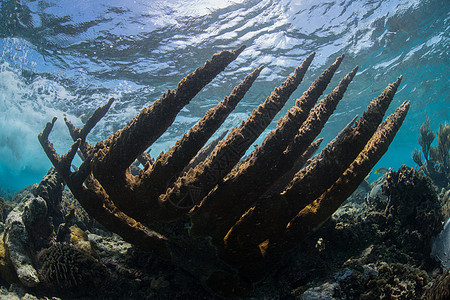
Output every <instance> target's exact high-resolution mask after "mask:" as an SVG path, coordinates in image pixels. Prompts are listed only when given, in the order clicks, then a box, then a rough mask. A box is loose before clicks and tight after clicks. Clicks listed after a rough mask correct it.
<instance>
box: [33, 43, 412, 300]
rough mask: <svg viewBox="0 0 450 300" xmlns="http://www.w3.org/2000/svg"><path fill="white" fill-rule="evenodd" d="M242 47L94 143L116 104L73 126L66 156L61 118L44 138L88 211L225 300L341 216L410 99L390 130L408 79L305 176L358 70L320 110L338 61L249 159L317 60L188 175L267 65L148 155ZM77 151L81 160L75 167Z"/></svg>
mask: <svg viewBox="0 0 450 300" xmlns="http://www.w3.org/2000/svg"><path fill="white" fill-rule="evenodd" d="M243 50H244V47H241V48H239V49H237V50H234V51H227V50H224V51H222V52H220V53H219V54H215V55H214V56H213V57H212V59H211V60H208V61H207V62H206V63H205V64H204V65H203V66H202V67H199V68H197V70H195V71H194V72H193V73H191V74H189V75H188V76H186V77H185V78H184V79H182V80H181V81H180V82H179V83H178V86H177V87H176V89H174V90H168V91H167V92H166V93H164V95H163V96H162V97H161V98H160V99H159V100H157V101H156V102H154V103H153V104H152V105H151V106H150V107H148V108H144V109H143V110H142V111H141V112H140V113H139V114H138V115H137V116H136V117H135V118H134V119H133V120H131V121H130V122H129V123H128V124H127V125H126V126H125V127H124V128H123V129H121V130H118V131H117V132H116V133H115V134H113V135H111V136H110V137H109V138H107V139H106V140H105V141H102V142H99V143H97V144H96V145H95V146H93V145H90V144H89V143H87V142H86V136H87V134H88V133H89V131H90V130H91V129H92V128H93V127H94V126H95V125H96V123H97V122H98V121H99V120H100V119H101V118H102V117H103V116H104V115H105V114H106V112H107V111H108V109H109V107H110V106H111V105H112V103H113V99H111V100H110V101H108V103H107V104H106V105H105V106H103V107H100V108H99V109H97V111H95V112H94V114H93V115H92V116H91V117H90V118H89V119H88V120H87V122H86V124H85V126H84V127H83V128H81V129H79V128H75V127H74V126H73V125H72V124H71V123H70V122H69V121H68V120H66V124H67V126H68V128H69V131H70V134H71V136H72V138H73V140H74V144H73V146H72V147H71V149H70V150H69V151H68V152H67V154H65V155H62V156H59V155H58V154H57V153H56V151H55V150H54V148H53V145H52V144H51V143H50V141H49V140H48V136H49V134H50V132H51V130H52V127H53V124H54V123H55V121H56V118H54V119H53V120H52V122H50V123H48V124H47V125H46V127H45V129H44V130H43V132H42V133H41V134H40V135H39V141H40V143H41V145H42V147H43V149H44V150H45V152H46V154H47V156H48V157H49V159H50V161H51V162H52V164H53V165H54V167H55V168H56V170H57V172H58V174H59V175H60V176H61V177H62V178H63V179H64V182H65V183H66V184H67V186H68V187H69V188H70V190H71V192H72V193H73V195H74V196H75V197H76V199H77V200H78V201H79V202H80V204H81V205H82V206H83V208H84V209H85V210H86V211H87V212H88V214H90V215H91V216H92V217H93V218H95V219H96V220H97V221H98V222H99V223H100V224H102V225H103V226H104V227H106V228H107V229H109V230H110V231H112V232H115V233H117V234H119V235H120V236H121V237H123V238H124V239H125V240H126V241H128V242H130V243H132V244H134V245H137V246H139V247H141V248H142V249H144V250H146V251H151V252H153V253H155V254H157V255H159V256H160V257H162V258H164V259H166V260H169V261H172V262H173V263H174V264H176V265H179V266H181V267H183V268H185V269H186V270H188V271H190V272H192V273H193V274H194V275H196V276H198V278H203V280H204V282H205V284H206V285H207V286H208V287H209V288H211V289H212V290H214V291H215V292H216V293H218V294H220V295H222V296H227V297H232V296H237V295H242V294H245V293H248V292H249V291H251V289H252V284H253V283H254V282H256V281H259V280H260V279H261V278H263V276H264V274H265V273H266V272H267V271H268V270H270V269H271V268H273V267H274V265H275V264H276V263H277V261H279V260H280V258H281V256H282V255H283V254H284V253H285V252H287V251H288V250H289V249H292V248H293V247H294V246H295V245H296V244H298V243H299V242H301V241H302V240H303V239H305V238H306V237H307V236H309V235H310V234H311V233H313V232H315V231H316V230H317V229H318V228H319V227H320V225H321V224H323V223H324V222H325V221H326V220H327V219H328V218H329V217H330V216H331V215H332V214H333V213H334V212H335V211H336V209H337V208H338V207H339V206H340V205H341V203H342V202H343V201H344V200H345V199H346V198H347V197H348V196H350V195H351V193H352V192H353V191H354V190H355V189H356V188H357V187H358V185H359V184H360V183H361V182H362V181H363V180H364V178H365V177H366V176H367V174H368V173H369V172H370V170H371V169H372V168H373V166H374V165H375V164H376V163H377V162H378V160H379V159H380V158H381V157H382V155H383V154H384V153H385V152H386V151H387V149H388V146H389V145H390V143H391V142H392V140H393V138H394V136H395V134H396V133H397V131H398V129H399V128H400V126H401V124H402V122H403V120H404V119H405V117H406V114H407V112H408V109H409V106H410V104H409V102H404V103H403V104H401V105H400V106H399V107H398V108H397V109H396V110H395V112H394V113H392V114H391V115H390V116H388V117H387V118H386V119H385V121H384V122H382V120H383V117H384V114H385V112H386V110H387V108H388V107H389V104H390V103H391V101H392V99H393V97H394V95H395V92H396V91H397V88H398V87H399V85H400V81H401V77H399V78H398V79H397V80H396V81H395V82H393V83H392V84H390V85H388V87H386V89H385V90H384V91H383V93H382V94H381V95H380V96H379V97H377V98H376V99H374V100H373V101H372V102H371V103H370V105H369V107H368V109H367V111H366V112H365V113H364V115H363V116H362V117H361V118H360V119H359V120H354V121H352V122H351V123H350V124H349V125H348V126H347V127H346V128H344V129H343V130H342V132H341V133H340V134H339V135H338V136H337V137H336V138H335V139H334V140H333V141H332V142H330V144H329V145H328V146H327V147H325V148H324V149H323V150H322V152H321V153H320V154H319V155H318V156H316V157H315V158H314V159H313V160H312V161H311V162H310V163H309V164H308V165H307V166H306V167H303V168H302V165H303V163H304V162H306V160H307V158H308V157H307V156H306V153H309V155H311V154H312V153H313V152H314V150H312V149H317V147H318V143H319V142H320V141H319V142H317V140H316V138H317V136H318V134H319V133H320V131H321V130H322V128H323V126H324V125H325V123H326V122H327V120H328V118H329V117H330V116H331V115H332V113H333V112H334V110H335V108H336V106H337V105H338V103H339V101H340V100H341V99H342V97H343V96H344V93H345V91H346V89H347V87H348V85H349V84H350V82H351V81H352V79H353V78H354V76H355V74H356V72H357V68H354V69H353V70H352V71H351V72H349V73H348V74H347V75H346V76H345V77H344V78H343V79H342V80H341V82H340V83H339V84H338V86H337V87H336V88H335V89H334V90H333V91H332V92H331V93H330V94H329V95H328V96H326V97H325V98H324V99H323V100H322V101H320V102H319V103H318V104H316V102H317V101H318V99H319V98H320V97H321V95H322V93H323V92H324V91H325V89H326V87H327V85H328V84H329V82H330V81H331V78H332V77H333V75H334V73H335V72H336V70H337V68H338V67H339V65H340V64H341V62H342V60H343V58H344V57H343V56H340V57H338V58H337V59H336V61H335V62H334V63H333V64H332V65H331V66H330V67H329V68H327V69H326V70H325V71H324V72H323V73H322V74H321V75H320V76H319V77H318V78H317V79H316V81H315V82H314V83H313V84H312V85H311V87H310V88H309V89H308V90H307V91H305V92H304V93H303V95H302V96H301V97H300V98H298V99H297V101H296V102H295V105H294V106H293V107H292V108H291V109H289V110H288V112H287V113H286V114H285V116H284V117H282V118H281V119H280V120H279V121H278V124H277V127H276V129H274V130H272V131H271V132H270V133H269V134H268V135H267V137H266V138H265V140H264V141H263V143H262V145H260V146H258V147H256V149H255V150H254V151H253V152H252V153H251V154H250V155H249V156H248V157H247V159H245V160H244V161H241V158H242V156H244V154H245V153H246V151H247V149H248V148H249V147H250V146H251V145H253V144H254V142H255V140H256V139H257V138H258V137H259V136H260V135H261V134H262V133H263V131H264V130H265V129H266V128H267V126H268V125H269V124H270V123H271V122H272V120H273V118H274V117H275V115H276V114H277V113H278V112H279V111H280V110H281V108H282V107H283V106H284V104H285V103H286V102H287V100H288V99H289V97H290V96H291V95H292V94H293V92H294V91H295V90H296V88H297V87H298V85H299V84H300V82H301V81H302V79H303V76H304V74H305V72H306V71H307V69H308V67H309V65H310V64H311V61H312V60H313V58H314V53H312V54H311V55H309V56H308V57H307V58H306V59H305V60H304V61H303V63H302V64H301V65H300V66H299V67H298V68H296V69H295V70H294V73H293V74H292V75H291V76H289V77H288V78H287V79H286V81H285V82H283V83H282V84H281V85H280V86H279V87H277V88H275V89H274V91H273V92H272V93H271V94H270V95H269V96H268V97H267V98H266V100H265V101H264V102H263V103H262V104H261V105H259V106H258V107H257V108H255V109H254V110H253V112H252V114H251V115H250V116H249V118H248V119H247V120H246V121H244V122H242V124H240V125H239V126H238V127H236V128H234V129H233V130H232V131H231V132H230V133H229V134H228V135H227V137H225V138H224V139H223V140H222V141H220V142H219V143H218V144H217V145H216V146H215V147H214V149H213V150H211V153H210V155H209V156H208V157H207V158H206V159H204V160H201V161H200V162H198V163H197V164H192V165H191V167H190V169H188V170H185V168H186V166H188V165H189V164H190V162H191V160H192V159H194V158H195V156H196V155H197V153H199V152H200V151H201V150H202V148H203V146H204V145H205V143H206V142H207V141H208V139H209V138H210V137H211V136H212V135H213V134H214V133H215V132H216V131H217V130H218V128H219V127H220V125H221V124H222V123H223V122H224V120H225V119H226V117H227V116H228V115H229V114H230V113H231V111H232V110H233V109H234V107H236V105H237V104H238V103H239V101H240V100H241V99H242V98H243V97H244V95H245V93H246V92H247V91H248V90H249V89H250V87H251V85H252V83H253V82H254V81H255V80H256V78H257V77H258V75H259V73H260V72H261V70H262V66H261V67H258V68H256V69H255V70H254V71H253V72H252V73H251V74H249V75H248V76H247V77H246V78H245V79H244V80H243V81H242V82H241V83H240V84H239V85H238V86H236V87H235V88H234V89H233V91H232V92H231V94H230V95H229V96H228V97H225V99H224V100H223V101H221V102H220V103H219V104H218V105H217V106H216V107H214V108H212V109H210V110H209V111H207V112H206V114H205V116H204V118H202V119H201V120H200V121H199V122H198V124H197V125H196V126H194V127H193V128H192V129H191V130H190V131H189V132H188V133H187V134H185V135H184V136H183V137H182V138H181V139H180V140H179V141H178V142H177V143H176V144H175V146H173V147H172V149H170V150H169V151H168V152H167V153H162V154H161V155H160V156H159V157H158V158H156V159H155V160H154V161H152V159H150V158H149V157H148V154H146V153H145V151H146V150H147V149H148V148H149V147H150V146H151V145H152V143H154V142H155V141H156V140H157V139H158V138H159V137H160V136H161V135H162V134H163V133H164V132H165V131H166V130H167V128H168V127H169V126H171V124H172V123H173V121H174V119H175V117H176V115H177V114H178V113H179V112H180V110H181V109H182V108H183V107H184V106H185V105H187V104H188V103H189V102H190V101H191V99H192V98H193V97H194V96H195V95H196V94H197V93H198V92H200V90H201V89H202V88H203V87H204V86H205V85H207V84H208V83H209V82H210V81H211V80H212V79H214V78H215V77H216V76H217V75H218V74H219V73H220V72H221V71H222V70H224V69H225V67H226V66H227V65H228V64H229V63H231V62H232V61H233V60H234V59H235V58H236V57H237V56H238V55H239V54H240V53H241V52H242V51H243ZM315 140H316V141H315ZM77 152H81V156H82V159H83V162H82V164H81V165H80V167H79V168H78V170H77V171H71V164H72V160H73V158H74V156H75V154H76V153H77ZM144 153H145V155H143V154H144ZM137 159H139V161H140V162H144V163H145V165H144V168H143V169H142V170H140V172H139V173H138V174H137V175H133V174H132V172H131V171H130V166H131V165H132V164H133V163H134V162H135V160H137ZM300 160H301V161H302V163H299V161H300ZM209 241H211V243H210V242H209ZM186 257H189V259H186ZM205 278H206V279H205Z"/></svg>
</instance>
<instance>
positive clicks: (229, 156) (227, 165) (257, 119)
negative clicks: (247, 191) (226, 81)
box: [160, 55, 313, 222]
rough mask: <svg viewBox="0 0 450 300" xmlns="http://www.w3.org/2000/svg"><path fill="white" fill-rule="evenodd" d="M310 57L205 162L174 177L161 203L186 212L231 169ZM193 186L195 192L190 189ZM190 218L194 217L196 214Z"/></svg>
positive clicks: (299, 77)
mask: <svg viewBox="0 0 450 300" xmlns="http://www.w3.org/2000/svg"><path fill="white" fill-rule="evenodd" d="M312 58H313V55H310V56H309V57H308V58H306V59H305V61H304V62H303V63H302V65H301V66H300V67H297V68H296V69H295V72H294V74H293V75H291V76H289V77H288V78H287V79H286V81H285V82H283V83H282V84H281V86H280V87H278V88H276V89H275V90H274V91H273V92H272V94H271V95H270V96H269V97H267V99H266V100H265V101H264V102H263V103H262V104H261V105H259V106H258V107H257V108H256V109H255V110H253V112H252V114H251V115H250V117H249V118H248V119H247V120H246V121H244V122H243V123H242V124H241V125H240V126H239V127H238V128H236V129H234V130H233V131H232V132H231V133H230V134H229V135H228V137H227V138H226V139H225V140H224V141H222V142H220V143H219V145H218V146H217V147H216V148H215V149H214V151H213V153H212V154H211V156H210V157H209V158H208V160H207V161H206V162H204V163H201V164H200V165H198V166H197V167H196V168H195V169H193V170H191V171H190V172H188V174H186V175H185V176H183V177H181V178H180V179H179V180H177V182H175V185H174V186H173V188H169V189H168V192H167V193H166V194H165V195H164V196H163V197H161V199H160V200H161V203H162V204H163V205H164V206H175V207H178V208H180V209H178V210H179V212H178V215H179V214H180V213H184V212H186V210H187V208H191V207H192V206H193V205H195V204H198V203H199V201H200V200H201V199H202V198H203V197H204V196H205V195H206V194H207V193H208V192H209V191H210V190H211V189H212V188H213V187H214V186H215V185H216V184H217V183H218V182H219V181H220V180H222V179H223V178H224V177H225V176H226V175H227V174H228V173H229V172H230V171H231V169H232V168H233V167H234V166H235V165H236V163H237V162H238V161H239V160H240V158H241V157H242V156H243V155H244V153H245V151H246V150H247V149H248V147H250V145H251V144H253V142H254V141H255V140H256V139H257V138H258V136H259V135H260V134H261V133H262V132H263V131H264V129H265V128H266V127H267V126H268V125H269V124H270V122H271V121H272V119H273V118H274V117H275V115H276V114H277V113H278V112H279V111H280V109H281V108H282V107H283V105H284V104H285V103H286V101H287V100H288V99H289V97H290V96H291V95H292V93H293V92H294V91H295V89H296V88H297V86H298V85H299V84H300V82H301V81H302V79H303V76H304V74H305V72H306V70H307V69H308V67H309V65H310V63H311V61H312ZM193 190H195V191H196V192H195V193H193ZM183 208H184V209H183ZM172 218H173V217H172ZM193 219H195V221H196V220H197V219H196V218H195V217H193ZM202 219H203V217H202ZM195 221H194V222H195Z"/></svg>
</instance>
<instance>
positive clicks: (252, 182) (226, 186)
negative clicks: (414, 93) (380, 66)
mask: <svg viewBox="0 0 450 300" xmlns="http://www.w3.org/2000/svg"><path fill="white" fill-rule="evenodd" d="M356 70H357V68H355V69H354V70H353V71H352V72H350V73H349V74H348V75H347V76H346V77H345V78H344V79H343V80H342V81H341V83H340V84H339V86H338V87H337V88H336V89H334V90H333V92H332V93H330V95H329V96H328V97H326V98H325V99H324V100H322V101H321V102H320V104H319V105H317V106H316V108H315V109H314V110H313V111H312V112H311V113H310V114H309V116H308V118H307V120H306V121H305V122H304V124H302V127H301V128H300V131H298V130H297V132H298V134H297V135H296V136H295V137H293V139H294V140H293V142H292V143H291V144H290V145H289V146H288V147H287V149H286V148H285V147H277V145H276V144H274V143H272V141H273V139H270V142H269V143H263V144H262V146H261V148H260V149H258V150H259V152H256V153H255V154H254V155H253V157H252V158H253V159H250V160H249V161H247V162H246V163H244V164H243V165H242V166H241V167H240V168H239V171H238V172H236V173H235V174H233V175H232V176H231V178H227V180H225V182H223V183H222V184H221V185H220V186H219V187H218V188H217V189H215V190H214V191H213V192H211V193H210V194H209V195H208V197H207V198H206V199H205V200H204V201H203V203H202V206H203V207H201V208H203V209H202V211H203V212H204V213H203V214H199V215H198V216H195V217H193V220H194V221H195V220H196V219H201V220H202V222H203V224H205V225H206V224H208V225H206V226H205V231H206V232H207V234H208V235H210V236H212V237H213V240H222V239H223V237H224V236H225V234H226V233H227V232H228V230H229V229H230V228H231V226H233V224H234V223H235V222H236V221H237V220H238V219H239V218H240V217H241V215H242V214H243V213H245V211H246V210H247V209H249V208H250V206H251V205H254V204H255V202H254V201H255V199H257V198H258V197H260V196H261V195H263V194H264V193H265V192H266V191H267V190H268V189H269V188H270V187H271V186H272V185H273V184H274V183H275V182H276V180H278V179H279V178H280V177H281V176H282V175H283V174H285V173H286V172H288V171H289V170H290V169H292V167H293V166H294V164H295V162H296V160H297V158H298V157H300V156H301V155H302V154H303V152H304V151H305V150H306V149H307V148H308V147H309V145H310V144H311V143H312V142H313V140H314V139H315V137H316V136H317V135H318V134H319V133H320V131H321V129H322V128H323V126H324V125H325V123H326V121H327V120H328V118H329V116H330V115H331V114H332V113H333V111H334V109H335V108H336V106H337V104H338V103H339V101H340V99H342V96H343V95H344V92H345V90H346V88H347V86H348V84H349V83H350V82H351V80H352V79H353V77H354V75H355V73H356ZM272 136H273V135H272ZM289 140H292V137H291V138H290V139H289ZM280 143H281V142H280ZM282 144H283V143H282ZM285 145H286V144H285ZM266 148H267V149H266ZM258 150H257V151H258ZM208 199H211V200H210V202H211V204H210V205H209V207H205V206H204V205H205V203H206V200H208ZM205 212H206V213H205ZM219 217H221V218H219ZM213 220H215V221H214V222H213ZM197 224H198V223H197ZM197 224H196V223H194V225H193V229H196V230H197V232H198V229H197V228H196V227H195V226H196V225H197ZM197 226H198V225H197ZM193 229H191V230H193Z"/></svg>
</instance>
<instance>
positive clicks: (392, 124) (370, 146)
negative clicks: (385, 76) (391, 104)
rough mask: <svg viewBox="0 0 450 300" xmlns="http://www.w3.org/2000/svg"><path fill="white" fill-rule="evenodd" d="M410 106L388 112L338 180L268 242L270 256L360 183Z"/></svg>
mask: <svg viewBox="0 0 450 300" xmlns="http://www.w3.org/2000/svg"><path fill="white" fill-rule="evenodd" d="M409 107H410V103H409V102H404V103H403V104H402V105H401V106H400V107H398V108H397V109H396V111H395V112H394V113H393V114H392V115H390V116H388V117H387V118H386V120H385V121H384V122H383V124H381V125H380V127H379V128H378V129H377V131H376V132H375V133H374V135H373V136H372V138H371V139H370V140H369V141H368V143H367V144H366V146H365V147H364V149H363V150H362V151H361V152H360V153H359V155H358V156H357V157H356V159H355V160H354V161H353V162H352V163H351V165H350V166H349V167H348V168H347V170H345V172H344V173H343V174H342V175H341V176H340V177H339V178H338V180H336V182H335V183H334V184H333V185H332V186H331V187H330V188H329V189H328V190H327V191H326V192H325V193H323V194H322V195H321V196H320V197H319V198H318V199H316V200H315V201H314V202H313V203H311V204H310V205H308V206H307V207H305V208H304V209H302V210H301V211H300V212H299V213H298V214H297V216H295V218H294V219H292V220H291V221H290V222H289V223H288V225H287V226H286V231H285V233H284V234H279V235H278V236H277V237H276V238H272V239H271V240H270V241H269V243H268V244H266V247H267V248H266V251H267V252H266V253H265V255H268V256H274V255H275V256H276V255H279V254H280V253H282V252H283V251H284V250H286V249H288V248H290V246H292V245H293V244H295V243H297V242H298V241H299V240H302V239H304V238H305V237H306V236H307V235H309V234H310V233H312V232H314V231H315V230H317V228H318V227H319V226H320V224H322V223H323V222H324V221H325V220H327V219H328V218H329V217H330V216H331V215H332V214H333V213H334V212H335V211H336V209H337V208H338V207H339V206H340V205H341V204H342V202H344V201H345V199H347V197H349V196H350V195H351V194H352V193H353V191H354V190H355V189H356V188H357V187H358V186H359V185H360V184H361V182H362V181H363V180H364V178H365V177H366V176H367V174H369V172H370V170H371V169H372V168H373V167H374V166H375V164H376V162H378V160H379V159H380V158H381V157H382V156H383V154H384V153H386V151H387V149H388V147H389V145H390V144H391V142H392V140H393V139H394V137H395V134H396V133H397V131H398V129H399V128H400V126H401V125H402V123H403V120H404V119H405V117H406V114H407V113H408V110H409Z"/></svg>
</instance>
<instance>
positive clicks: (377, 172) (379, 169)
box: [373, 168, 391, 175]
mask: <svg viewBox="0 0 450 300" xmlns="http://www.w3.org/2000/svg"><path fill="white" fill-rule="evenodd" d="M390 170H391V169H390V168H389V169H388V168H378V169H375V170H374V172H373V174H379V175H384V174H386V173H387V172H389V171H390Z"/></svg>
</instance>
